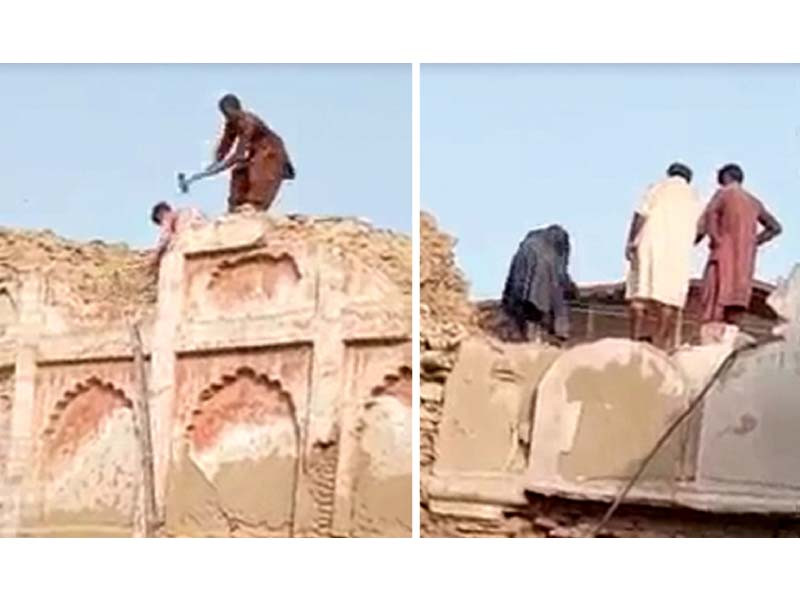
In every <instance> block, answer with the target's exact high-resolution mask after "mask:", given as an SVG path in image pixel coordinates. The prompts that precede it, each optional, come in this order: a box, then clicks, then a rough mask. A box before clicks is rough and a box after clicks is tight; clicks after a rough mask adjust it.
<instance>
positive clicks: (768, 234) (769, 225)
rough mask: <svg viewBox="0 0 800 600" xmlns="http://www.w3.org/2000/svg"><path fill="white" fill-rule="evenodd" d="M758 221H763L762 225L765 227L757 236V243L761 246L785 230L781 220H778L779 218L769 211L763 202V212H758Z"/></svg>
mask: <svg viewBox="0 0 800 600" xmlns="http://www.w3.org/2000/svg"><path fill="white" fill-rule="evenodd" d="M758 222H759V223H761V226H762V227H763V229H762V230H761V231H760V232H759V234H758V236H757V237H756V244H757V245H759V246H760V245H761V244H766V243H767V242H768V241H770V240H771V239H773V238H776V237H778V236H779V235H780V234H781V232H782V231H783V227H781V224H780V221H778V219H776V218H775V216H774V215H773V214H772V213H771V212H769V211H768V210H767V209H766V208H765V207H764V205H763V204H762V205H761V212H759V214H758Z"/></svg>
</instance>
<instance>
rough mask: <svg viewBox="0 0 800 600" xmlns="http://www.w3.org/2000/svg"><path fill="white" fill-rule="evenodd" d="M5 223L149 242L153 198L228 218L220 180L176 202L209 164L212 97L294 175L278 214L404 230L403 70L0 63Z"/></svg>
mask: <svg viewBox="0 0 800 600" xmlns="http://www.w3.org/2000/svg"><path fill="white" fill-rule="evenodd" d="M0 88H2V90H3V92H2V94H0V113H2V115H3V121H4V123H3V131H2V142H0V165H2V176H0V206H2V218H0V224H2V225H4V226H12V227H26V228H37V229H51V230H53V231H55V232H57V233H58V234H60V235H64V236H66V237H70V238H75V239H83V240H90V239H105V240H109V241H114V240H121V241H126V242H128V243H130V244H132V245H134V246H137V247H142V246H148V245H150V244H152V243H153V241H154V239H155V235H156V233H157V232H156V231H155V228H154V227H153V225H152V224H151V223H150V222H149V215H150V207H151V206H152V205H153V204H154V203H155V202H156V201H159V200H166V201H168V202H172V203H175V204H176V205H188V204H192V205H195V206H198V207H199V208H200V209H201V210H203V211H204V212H205V213H206V214H207V215H208V216H216V215H218V214H220V213H222V212H224V211H225V210H226V207H227V204H226V198H227V189H228V187H227V186H228V175H227V174H223V175H219V176H217V177H216V178H215V179H207V180H203V181H200V182H198V183H197V184H195V186H193V187H192V190H191V192H190V194H189V195H188V196H181V195H180V194H178V192H177V186H176V173H177V172H179V171H187V172H194V171H196V170H199V169H200V168H201V167H204V166H205V165H206V164H208V162H209V161H210V159H211V154H212V150H213V144H214V143H215V141H216V138H217V135H218V134H219V132H220V131H221V127H222V116H221V115H220V113H219V112H218V110H217V106H216V103H217V100H218V98H219V97H220V96H221V95H222V94H223V93H226V92H233V93H236V94H237V95H239V97H240V98H241V99H242V102H243V103H244V105H245V108H248V109H251V110H253V111H254V112H256V113H257V114H258V115H260V116H261V117H262V118H263V119H264V120H265V121H266V122H267V124H268V125H270V126H271V127H272V128H273V129H275V130H276V131H277V132H278V133H279V134H280V135H281V137H283V139H284V141H285V143H286V145H287V148H288V150H289V154H290V156H291V158H292V162H293V163H294V165H295V167H296V169H297V179H296V180H294V181H292V182H286V183H284V186H283V187H282V190H281V192H280V195H279V199H278V202H277V204H276V206H277V208H278V209H279V210H280V211H281V212H284V213H294V212H299V213H307V214H322V215H342V216H357V217H363V218H366V219H368V220H370V221H371V222H372V223H374V224H375V225H378V226H381V227H391V228H394V229H399V230H402V231H405V232H407V233H410V231H411V215H412V209H411V67H410V65H236V66H232V65H153V66H151V65H132V66H126V65H87V66H81V65H43V66H36V65H18V66H7V65H2V66H0Z"/></svg>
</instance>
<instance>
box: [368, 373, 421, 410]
mask: <svg viewBox="0 0 800 600" xmlns="http://www.w3.org/2000/svg"><path fill="white" fill-rule="evenodd" d="M412 376H413V372H412V370H411V367H409V366H407V365H403V366H401V367H400V368H399V369H397V371H393V372H391V373H387V374H386V375H384V376H383V381H382V382H381V383H380V384H379V385H376V386H375V387H373V388H372V390H371V392H370V395H371V396H372V397H373V398H375V397H377V396H393V397H395V398H397V399H398V400H399V401H400V402H401V403H403V404H404V405H406V406H409V407H410V406H411V395H412Z"/></svg>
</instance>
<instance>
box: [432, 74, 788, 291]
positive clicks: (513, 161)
mask: <svg viewBox="0 0 800 600" xmlns="http://www.w3.org/2000/svg"><path fill="white" fill-rule="evenodd" d="M421 76H422V80H421V93H422V98H421V124H422V132H421V142H422V148H421V156H422V171H421V182H422V206H423V209H425V210H429V211H431V212H433V213H434V214H435V215H436V217H437V218H438V220H439V223H440V225H441V226H442V227H443V228H444V229H446V230H448V231H449V232H450V233H451V234H453V235H454V236H456V237H457V238H458V240H459V241H458V245H457V247H456V250H457V256H458V260H459V264H460V266H461V267H462V268H463V269H464V271H465V272H466V274H467V276H468V278H469V279H470V281H471V283H472V293H473V295H474V296H476V297H497V296H499V295H500V293H501V292H502V286H503V282H504V279H505V275H506V269H507V267H508V263H509V260H510V258H511V255H512V254H513V252H514V251H515V250H516V247H517V245H518V243H519V240H520V239H521V237H522V236H523V235H524V234H525V233H526V232H527V231H528V230H529V229H533V228H535V227H538V226H542V225H546V224H550V223H561V224H563V225H564V226H566V228H567V229H568V231H569V232H570V234H571V237H572V246H573V256H572V261H571V271H572V274H573V276H574V277H575V278H576V280H578V281H583V282H590V281H612V280H621V278H622V277H623V275H624V259H623V248H624V242H625V236H626V233H627V228H628V224H629V221H630V216H631V212H632V210H633V209H634V207H635V206H636V205H637V204H638V202H639V199H640V197H641V194H642V192H643V191H644V189H645V188H646V187H647V186H648V185H649V184H651V183H653V182H654V181H656V180H657V179H659V178H660V177H661V176H662V174H663V172H664V170H665V169H666V167H667V165H668V164H669V163H670V162H672V161H674V160H682V161H684V162H686V163H687V164H689V165H690V166H691V167H692V168H693V169H694V172H695V180H694V183H695V184H696V187H697V189H698V191H699V192H700V193H701V195H702V198H703V201H704V202H705V201H707V200H708V198H709V196H710V194H711V193H713V191H714V189H715V173H716V168H717V167H719V166H720V165H722V164H723V163H725V162H729V161H735V162H738V163H739V164H741V165H742V167H743V168H744V171H745V186H746V187H748V188H749V189H750V190H751V191H752V192H753V193H755V194H756V195H757V196H759V197H760V198H761V199H762V200H763V201H764V202H765V203H766V204H767V206H768V207H769V208H770V209H771V210H772V211H773V213H774V214H775V215H776V216H777V217H778V218H779V219H780V220H781V222H782V224H783V226H784V233H783V235H782V236H781V237H779V238H778V239H776V240H774V241H773V242H772V243H771V244H770V246H768V247H766V248H765V249H764V250H762V252H761V253H760V255H759V261H758V273H757V276H758V277H760V278H762V279H766V280H769V281H771V280H774V279H775V277H776V276H780V275H784V274H787V273H788V272H789V270H790V267H791V265H793V264H794V263H795V262H796V261H800V237H798V234H797V228H796V226H795V223H797V222H800V66H793V65H786V66H781V65H752V66H748V65H716V66H715V65H696V66H692V65H685V66H682V65H664V66H658V65H619V66H614V65H597V66H593V65H423V66H422V70H421ZM704 257H705V246H703V248H701V249H698V250H697V251H696V256H695V267H696V269H697V272H698V273H699V272H700V268H701V267H702V264H703V260H704Z"/></svg>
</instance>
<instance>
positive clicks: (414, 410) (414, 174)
mask: <svg viewBox="0 0 800 600" xmlns="http://www.w3.org/2000/svg"><path fill="white" fill-rule="evenodd" d="M419 86H420V66H419V64H416V63H415V64H414V65H413V66H412V68H411V194H412V200H411V210H412V211H413V212H412V215H411V223H412V229H411V231H412V235H413V237H412V242H413V243H412V244H411V248H412V250H411V282H412V284H411V285H412V287H411V323H412V337H411V344H412V345H411V353H412V354H411V356H412V359H411V361H412V364H413V365H414V379H413V394H412V396H411V397H412V402H411V419H412V420H411V423H412V427H411V431H412V432H413V435H412V438H411V460H412V462H411V468H412V469H413V470H412V473H413V476H412V478H411V482H412V483H411V487H412V495H411V499H412V503H411V506H412V507H413V510H414V512H413V514H412V517H411V527H412V532H413V535H414V537H419V534H420V530H419V510H417V508H418V507H419V502H420V487H419V486H420V475H419V442H420V402H421V400H420V372H419V361H420V346H419V327H420V325H419V302H420V296H419V285H420V284H419V281H420V279H419V277H420V246H419V240H420V231H419V211H420V191H421V185H420V167H421V165H420V94H419Z"/></svg>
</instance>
